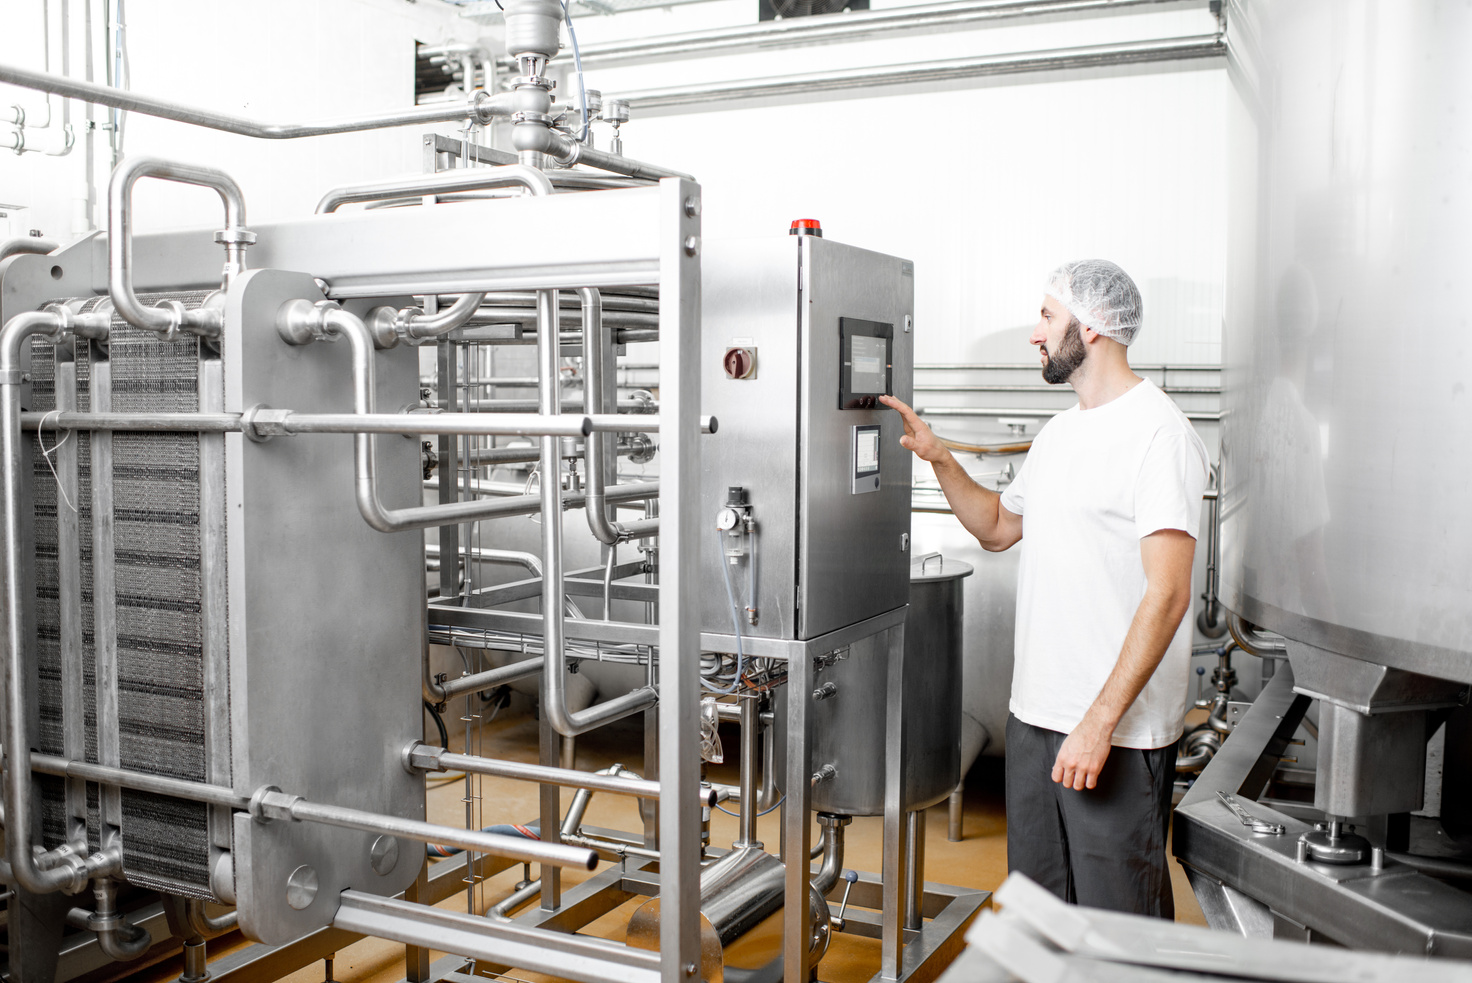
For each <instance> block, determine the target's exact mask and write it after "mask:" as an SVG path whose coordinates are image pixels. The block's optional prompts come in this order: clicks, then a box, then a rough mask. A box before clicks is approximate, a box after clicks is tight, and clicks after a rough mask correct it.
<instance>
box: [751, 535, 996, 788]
mask: <svg viewBox="0 0 1472 983" xmlns="http://www.w3.org/2000/svg"><path fill="white" fill-rule="evenodd" d="M970 574H971V566H970V564H966V563H961V562H960V561H958V560H948V559H946V558H944V557H943V556H941V555H939V554H935V555H933V556H931V557H928V558H922V559H917V560H916V561H915V562H914V563H912V564H911V565H910V610H909V614H908V616H907V617H906V619H905V687H904V722H905V750H906V754H905V759H906V764H905V774H904V786H903V792H902V793H901V794H902V800H903V802H904V806H905V809H906V810H915V809H924V808H927V807H929V806H932V805H934V804H935V803H937V802H939V801H940V800H942V799H944V798H945V797H946V796H947V795H949V794H950V792H951V789H953V788H955V787H956V784H957V783H958V782H960V780H961V637H962V626H963V619H962V614H963V610H964V598H963V594H962V581H963V580H964V579H965V578H966V577H968V576H970ZM828 683H832V684H833V687H834V689H833V695H832V696H831V697H829V698H826V699H823V700H819V701H816V702H815V703H814V704H813V706H812V707H811V708H810V710H809V712H810V713H811V714H812V720H813V742H812V755H813V769H814V770H815V771H816V770H819V769H821V768H822V767H823V766H824V765H825V764H831V765H833V767H834V769H835V772H836V774H835V777H834V778H833V779H831V780H829V781H825V782H823V783H821V784H819V785H818V786H816V787H815V788H814V789H813V791H812V800H811V804H812V808H813V809H814V810H816V811H818V812H835V813H839V814H841V815H846V816H879V815H883V814H884V761H885V749H886V740H885V725H886V719H885V718H886V710H887V707H888V696H887V694H888V690H889V659H888V652H887V649H886V646H885V644H884V640H883V639H882V638H869V639H865V640H863V641H861V642H856V643H855V644H853V645H852V646H850V648H849V651H848V652H847V653H846V655H845V656H844V657H842V658H840V659H838V660H837V661H835V662H833V663H832V664H830V665H827V666H824V667H823V668H822V669H820V670H818V673H817V675H816V677H815V679H814V685H815V687H817V688H819V689H821V688H822V687H824V686H825V685H826V684H828ZM786 698H787V693H786V689H785V688H783V689H779V690H777V700H776V703H777V706H776V722H777V726H776V739H777V760H779V761H782V760H785V759H786V727H785V723H786V719H787V713H786ZM785 777H786V776H785V775H784V774H783V773H782V772H781V771H779V772H778V780H779V784H780V783H781V781H782V780H783V779H785Z"/></svg>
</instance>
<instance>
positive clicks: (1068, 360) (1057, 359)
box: [1043, 317, 1088, 386]
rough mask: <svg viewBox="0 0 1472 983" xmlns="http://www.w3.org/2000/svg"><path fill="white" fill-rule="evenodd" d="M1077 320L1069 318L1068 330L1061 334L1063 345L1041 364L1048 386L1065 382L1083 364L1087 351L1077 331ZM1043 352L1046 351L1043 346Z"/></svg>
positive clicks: (1078, 326) (1044, 379)
mask: <svg viewBox="0 0 1472 983" xmlns="http://www.w3.org/2000/svg"><path fill="white" fill-rule="evenodd" d="M1079 328H1080V325H1079V323H1078V318H1076V317H1075V318H1071V319H1070V320H1069V322H1068V329H1067V330H1066V331H1064V332H1063V343H1062V344H1060V345H1059V346H1058V351H1057V352H1056V353H1054V354H1049V355H1048V360H1047V361H1046V362H1044V363H1043V381H1044V382H1046V383H1048V384H1049V385H1053V386H1056V385H1059V384H1061V383H1064V382H1067V381H1068V380H1069V377H1070V376H1072V375H1073V373H1074V371H1075V370H1076V369H1077V368H1078V367H1079V366H1080V365H1082V364H1084V356H1085V355H1087V354H1088V349H1087V348H1085V347H1084V339H1083V336H1082V335H1081V334H1080V331H1079ZM1043 351H1044V352H1046V351H1047V347H1046V346H1044V348H1043Z"/></svg>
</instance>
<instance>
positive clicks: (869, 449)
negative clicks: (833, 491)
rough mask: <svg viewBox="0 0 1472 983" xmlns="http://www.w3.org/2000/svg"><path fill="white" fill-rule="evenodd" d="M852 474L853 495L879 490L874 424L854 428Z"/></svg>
mask: <svg viewBox="0 0 1472 983" xmlns="http://www.w3.org/2000/svg"><path fill="white" fill-rule="evenodd" d="M853 434H854V445H853V446H854V473H853V488H852V491H853V493H854V494H855V495H862V494H863V493H864V492H872V491H878V490H879V434H880V428H879V426H878V425H876V424H869V425H866V426H861V427H854V429H853Z"/></svg>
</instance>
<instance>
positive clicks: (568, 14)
mask: <svg viewBox="0 0 1472 983" xmlns="http://www.w3.org/2000/svg"><path fill="white" fill-rule="evenodd" d="M562 16H563V17H565V18H567V39H568V40H569V41H571V42H572V64H573V69H574V70H575V71H576V72H577V73H578V98H580V99H581V100H582V103H583V130H582V132H581V133H580V134H578V143H584V142H586V141H587V139H588V87H587V86H586V85H584V84H583V53H582V52H581V51H579V50H578V32H577V31H575V30H573V27H572V11H571V10H569V9H567V0H562Z"/></svg>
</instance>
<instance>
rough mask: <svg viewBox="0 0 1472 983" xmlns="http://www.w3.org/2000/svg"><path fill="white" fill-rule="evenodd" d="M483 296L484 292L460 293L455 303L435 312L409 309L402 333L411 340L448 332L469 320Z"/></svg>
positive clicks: (434, 336)
mask: <svg viewBox="0 0 1472 983" xmlns="http://www.w3.org/2000/svg"><path fill="white" fill-rule="evenodd" d="M483 297H485V294H484V293H476V294H461V295H460V296H459V297H457V298H456V299H455V303H453V304H451V305H450V306H449V307H448V308H446V309H445V310H443V311H439V312H438V313H435V314H425V313H424V312H423V311H417V310H411V311H410V312H409V314H408V316H407V317H406V318H405V324H406V327H405V332H404V333H405V335H406V336H407V337H408V338H409V339H410V340H411V341H419V340H423V339H425V338H437V337H439V336H440V335H442V334H448V333H450V332H451V331H454V330H455V329H456V328H458V327H460V325H462V324H464V323H465V322H466V321H469V320H470V318H471V317H472V316H473V315H474V314H475V312H476V311H477V310H479V309H480V302H481V299H482V298H483Z"/></svg>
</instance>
